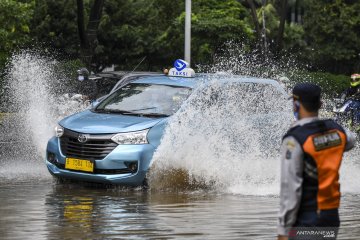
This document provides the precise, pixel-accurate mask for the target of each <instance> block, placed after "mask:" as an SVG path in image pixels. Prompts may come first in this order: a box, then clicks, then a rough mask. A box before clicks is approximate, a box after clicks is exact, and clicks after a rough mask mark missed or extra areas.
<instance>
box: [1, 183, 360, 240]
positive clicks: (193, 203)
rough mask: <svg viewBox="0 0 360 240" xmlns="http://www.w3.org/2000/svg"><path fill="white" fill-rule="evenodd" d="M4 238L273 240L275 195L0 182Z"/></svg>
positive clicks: (353, 228)
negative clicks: (157, 190) (154, 190)
mask: <svg viewBox="0 0 360 240" xmlns="http://www.w3.org/2000/svg"><path fill="white" fill-rule="evenodd" d="M358 197H359V196H357V195H345V196H344V197H343V201H342V207H341V219H342V227H341V231H340V236H339V239H358V236H359V235H360V228H359V227H360V208H359V206H358ZM0 202H1V205H0V236H1V237H0V238H1V239H185V238H186V239H275V236H276V227H275V226H276V214H277V207H278V197H275V196H245V195H233V194H223V193H216V192H207V191H204V190H199V191H186V192H153V191H151V190H147V191H145V190H140V189H118V188H99V186H85V185H79V184H73V183H71V184H70V183H68V184H63V185H61V184H58V183H55V182H53V181H52V179H51V178H47V179H41V180H36V179H29V181H26V182H4V181H2V183H1V185H0Z"/></svg>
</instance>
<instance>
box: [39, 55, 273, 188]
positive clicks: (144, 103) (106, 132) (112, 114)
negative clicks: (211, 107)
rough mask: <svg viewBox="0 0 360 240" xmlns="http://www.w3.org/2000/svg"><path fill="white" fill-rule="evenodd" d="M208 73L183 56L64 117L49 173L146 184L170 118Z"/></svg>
mask: <svg viewBox="0 0 360 240" xmlns="http://www.w3.org/2000/svg"><path fill="white" fill-rule="evenodd" d="M184 65H186V66H185V67H184ZM203 78H204V75H200V74H199V75H198V74H195V73H194V71H193V70H192V69H191V68H188V67H187V63H186V62H185V61H180V64H179V65H178V66H176V64H175V68H172V69H170V71H169V74H168V75H149V76H139V77H138V78H137V79H135V80H134V81H132V82H130V83H127V84H126V85H125V86H123V87H120V88H119V89H117V90H115V91H112V92H111V93H110V94H109V95H108V96H107V97H105V98H104V99H102V100H101V101H100V102H99V103H98V104H97V105H96V106H95V107H93V108H91V109H88V110H85V111H83V112H80V113H77V114H74V115H71V116H68V117H66V118H64V119H63V120H61V121H60V122H59V123H58V126H57V127H56V128H55V136H54V137H52V138H51V139H50V140H49V141H48V145H47V150H46V160H45V162H46V165H47V168H48V170H49V172H50V173H51V174H52V175H54V176H55V177H58V178H63V179H74V180H79V181H85V182H99V183H105V184H106V183H109V184H118V185H130V186H139V185H142V184H144V181H145V179H146V173H147V171H148V169H149V167H150V164H151V160H152V156H153V154H154V152H155V150H156V148H157V147H158V146H159V144H160V140H161V137H162V134H163V132H164V129H165V127H166V123H167V121H168V119H169V117H171V115H173V114H174V113H176V112H177V111H178V110H179V108H180V106H181V105H182V103H183V102H184V101H185V100H186V99H187V98H188V97H189V96H190V94H191V93H192V90H193V89H194V88H195V86H196V85H197V82H199V81H201V80H202V79H203ZM268 83H270V84H277V82H276V81H272V80H269V81H268Z"/></svg>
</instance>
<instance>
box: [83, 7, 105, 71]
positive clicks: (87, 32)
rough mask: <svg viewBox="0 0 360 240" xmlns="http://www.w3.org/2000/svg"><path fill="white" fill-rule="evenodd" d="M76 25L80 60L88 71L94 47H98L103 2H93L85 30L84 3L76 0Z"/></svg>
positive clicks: (90, 67)
mask: <svg viewBox="0 0 360 240" xmlns="http://www.w3.org/2000/svg"><path fill="white" fill-rule="evenodd" d="M76 4H77V24H78V32H79V38H80V48H81V58H82V61H83V62H84V64H85V66H86V67H87V68H88V69H92V70H97V69H94V68H92V59H93V55H94V51H95V48H96V46H97V45H98V40H97V32H98V28H99V24H100V19H101V15H102V11H103V6H104V0H94V3H93V5H92V7H91V10H90V15H89V20H88V24H87V28H86V29H85V17H84V1H83V0H76Z"/></svg>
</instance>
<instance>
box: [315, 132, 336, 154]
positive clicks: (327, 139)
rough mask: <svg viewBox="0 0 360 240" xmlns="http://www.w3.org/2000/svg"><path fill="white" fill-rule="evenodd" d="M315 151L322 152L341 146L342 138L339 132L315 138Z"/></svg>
mask: <svg viewBox="0 0 360 240" xmlns="http://www.w3.org/2000/svg"><path fill="white" fill-rule="evenodd" d="M313 144H314V147H315V150H316V151H317V152H318V151H321V150H324V149H328V148H332V147H336V146H339V145H341V137H340V135H339V133H338V132H330V133H325V134H321V135H317V136H315V137H313Z"/></svg>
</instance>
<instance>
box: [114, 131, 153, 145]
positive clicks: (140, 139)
mask: <svg viewBox="0 0 360 240" xmlns="http://www.w3.org/2000/svg"><path fill="white" fill-rule="evenodd" d="M148 132H149V129H145V130H142V131H137V132H127V133H118V134H116V135H115V136H113V137H112V138H111V140H113V141H114V142H116V143H117V144H146V143H148V141H147V138H146V136H147V133H148Z"/></svg>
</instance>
